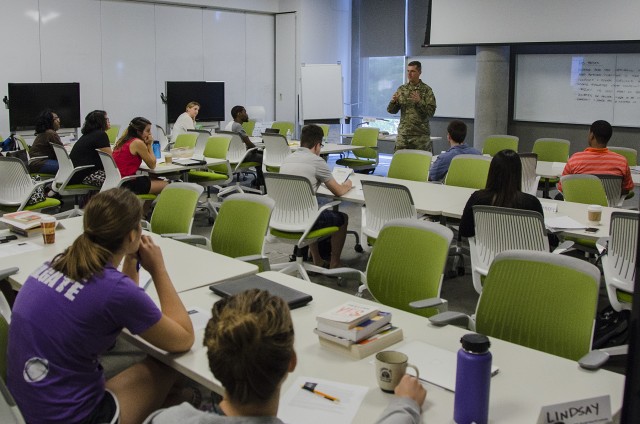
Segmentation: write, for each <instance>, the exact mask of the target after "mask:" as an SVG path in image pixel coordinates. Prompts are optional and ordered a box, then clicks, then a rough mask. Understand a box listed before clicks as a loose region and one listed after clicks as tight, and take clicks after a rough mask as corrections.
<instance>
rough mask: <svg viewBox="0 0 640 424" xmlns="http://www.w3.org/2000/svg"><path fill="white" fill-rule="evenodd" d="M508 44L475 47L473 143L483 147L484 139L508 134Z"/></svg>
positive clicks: (476, 146) (475, 145)
mask: <svg viewBox="0 0 640 424" xmlns="http://www.w3.org/2000/svg"><path fill="white" fill-rule="evenodd" d="M509 54H510V51H509V47H508V46H478V47H476V116H475V121H474V125H473V127H474V131H473V145H474V147H475V148H476V149H478V150H482V145H483V144H484V139H485V138H486V137H487V136H489V135H492V134H507V125H508V123H509Z"/></svg>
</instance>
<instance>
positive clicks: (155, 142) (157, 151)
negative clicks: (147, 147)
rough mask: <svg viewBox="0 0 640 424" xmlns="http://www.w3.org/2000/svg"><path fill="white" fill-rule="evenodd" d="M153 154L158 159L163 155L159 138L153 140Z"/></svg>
mask: <svg viewBox="0 0 640 424" xmlns="http://www.w3.org/2000/svg"><path fill="white" fill-rule="evenodd" d="M153 155H154V156H155V157H156V158H158V159H160V158H161V157H162V153H160V142H159V141H158V140H153Z"/></svg>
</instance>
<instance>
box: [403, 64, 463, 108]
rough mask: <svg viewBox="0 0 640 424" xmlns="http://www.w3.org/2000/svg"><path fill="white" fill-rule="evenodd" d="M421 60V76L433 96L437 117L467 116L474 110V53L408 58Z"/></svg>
mask: <svg viewBox="0 0 640 424" xmlns="http://www.w3.org/2000/svg"><path fill="white" fill-rule="evenodd" d="M412 60H419V61H420V63H422V75H420V79H421V80H422V81H423V82H424V83H425V84H427V85H428V86H429V87H431V88H432V89H433V94H434V95H435V96H436V105H437V108H436V113H435V116H436V117H444V118H470V119H473V118H474V117H475V110H476V57H475V56H474V55H468V56H421V57H412V58H410V59H409V61H412Z"/></svg>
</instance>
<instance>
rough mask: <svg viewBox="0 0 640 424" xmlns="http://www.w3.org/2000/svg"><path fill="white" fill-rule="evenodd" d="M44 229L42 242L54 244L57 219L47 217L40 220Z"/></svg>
mask: <svg viewBox="0 0 640 424" xmlns="http://www.w3.org/2000/svg"><path fill="white" fill-rule="evenodd" d="M40 226H41V227H42V240H43V241H44V244H53V243H55V242H56V218H55V217H54V216H45V217H43V218H42V219H40Z"/></svg>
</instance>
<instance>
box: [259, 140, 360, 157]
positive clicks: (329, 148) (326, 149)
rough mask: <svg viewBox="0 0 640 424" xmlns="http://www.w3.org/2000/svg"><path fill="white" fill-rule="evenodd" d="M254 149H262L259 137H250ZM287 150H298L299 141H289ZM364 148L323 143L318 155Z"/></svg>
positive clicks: (262, 144)
mask: <svg viewBox="0 0 640 424" xmlns="http://www.w3.org/2000/svg"><path fill="white" fill-rule="evenodd" d="M250 138H251V141H252V142H253V144H254V145H255V146H256V147H259V148H261V149H264V143H263V142H262V139H261V138H260V137H250ZM289 148H290V149H291V150H293V151H295V150H298V149H299V148H300V140H290V141H289ZM364 148H365V147H364V146H353V145H351V144H337V143H325V144H324V145H323V146H322V148H321V149H320V155H321V156H324V155H332V154H337V153H344V152H349V151H352V150H358V149H364Z"/></svg>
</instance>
